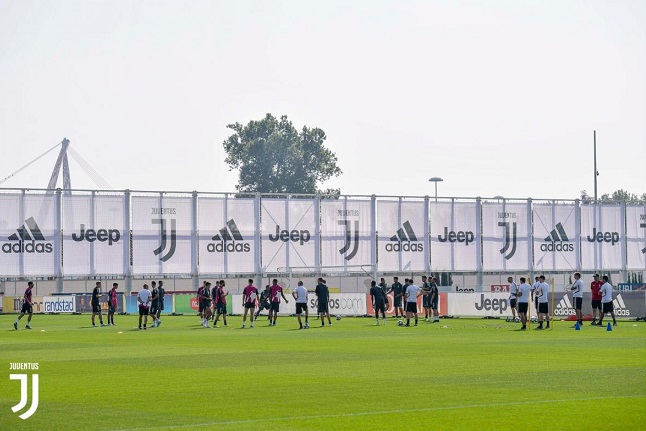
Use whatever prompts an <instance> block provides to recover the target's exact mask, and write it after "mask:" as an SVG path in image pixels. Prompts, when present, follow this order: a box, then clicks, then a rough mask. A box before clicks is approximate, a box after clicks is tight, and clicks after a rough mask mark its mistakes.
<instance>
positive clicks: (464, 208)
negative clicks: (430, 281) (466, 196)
mask: <svg viewBox="0 0 646 431" xmlns="http://www.w3.org/2000/svg"><path fill="white" fill-rule="evenodd" d="M479 211H480V207H479V205H478V204H477V203H476V202H433V201H431V202H430V219H431V230H430V233H431V234H430V249H431V250H430V255H431V268H433V270H436V271H478V269H479V268H480V264H479V260H480V253H479V252H480V224H479V223H478V218H477V217H476V214H477V213H478V212H479Z"/></svg>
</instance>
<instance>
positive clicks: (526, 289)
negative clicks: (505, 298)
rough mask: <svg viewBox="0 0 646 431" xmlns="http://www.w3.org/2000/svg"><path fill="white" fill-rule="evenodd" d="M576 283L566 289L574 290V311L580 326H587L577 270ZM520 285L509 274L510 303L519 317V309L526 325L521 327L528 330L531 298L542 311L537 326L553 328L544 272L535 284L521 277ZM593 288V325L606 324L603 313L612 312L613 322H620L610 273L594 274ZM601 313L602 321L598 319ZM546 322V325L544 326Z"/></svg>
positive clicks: (591, 287) (539, 311)
mask: <svg viewBox="0 0 646 431" xmlns="http://www.w3.org/2000/svg"><path fill="white" fill-rule="evenodd" d="M573 277H574V282H573V283H572V285H571V286H568V287H567V288H566V290H567V291H569V292H572V298H573V301H572V302H573V305H574V311H575V315H576V320H577V322H576V323H577V324H578V325H583V314H582V312H581V308H582V304H583V281H582V280H581V274H580V273H579V272H575V273H574V276H573ZM519 280H520V285H517V284H516V283H515V282H514V277H508V278H507V282H508V283H509V292H510V293H509V306H510V308H511V311H512V317H513V319H514V321H515V320H516V310H518V317H519V318H520V322H521V324H522V326H521V328H520V329H521V330H525V329H527V312H528V309H529V304H530V301H531V300H532V299H533V300H534V309H535V310H536V311H537V312H538V326H537V327H536V328H535V329H539V330H540V329H543V328H545V329H549V327H550V318H549V305H548V302H547V294H548V292H549V291H550V286H549V284H547V283H546V282H545V276H544V275H541V276H538V277H536V278H535V280H534V284H532V285H531V286H530V285H529V284H527V279H526V278H525V277H520V279H519ZM590 290H591V291H592V322H591V324H592V325H597V326H601V325H603V316H605V315H606V314H607V313H610V315H611V317H612V322H613V325H615V326H616V325H617V319H616V317H615V313H614V306H613V305H612V285H611V284H610V282H609V278H608V276H607V275H604V276H603V281H601V280H599V274H595V275H594V281H592V282H591V283H590ZM597 314H598V315H599V320H597ZM543 323H545V324H546V325H545V327H544V326H543Z"/></svg>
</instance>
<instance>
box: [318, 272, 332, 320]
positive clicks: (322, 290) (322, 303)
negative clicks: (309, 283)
mask: <svg viewBox="0 0 646 431" xmlns="http://www.w3.org/2000/svg"><path fill="white" fill-rule="evenodd" d="M318 282H319V284H317V285H316V288H315V289H314V293H315V294H316V298H317V301H318V305H317V310H316V311H317V312H318V314H319V316H320V318H321V326H325V317H326V316H327V323H328V324H329V326H332V320H331V319H330V306H329V303H328V302H329V300H330V289H328V287H327V285H326V284H325V280H323V279H322V278H319V279H318Z"/></svg>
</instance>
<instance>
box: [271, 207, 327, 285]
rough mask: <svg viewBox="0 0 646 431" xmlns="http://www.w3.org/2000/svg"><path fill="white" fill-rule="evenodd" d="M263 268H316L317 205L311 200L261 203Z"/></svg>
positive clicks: (273, 270) (274, 269)
mask: <svg viewBox="0 0 646 431" xmlns="http://www.w3.org/2000/svg"><path fill="white" fill-rule="evenodd" d="M261 205H262V215H261V220H262V268H263V272H265V273H267V272H274V273H275V272H276V271H277V270H278V268H287V267H309V268H312V270H315V269H316V266H317V265H316V249H317V247H318V242H317V238H316V227H315V222H316V219H317V217H316V214H315V209H316V203H315V201H314V200H311V199H291V200H288V199H269V198H267V199H263V200H262V204H261Z"/></svg>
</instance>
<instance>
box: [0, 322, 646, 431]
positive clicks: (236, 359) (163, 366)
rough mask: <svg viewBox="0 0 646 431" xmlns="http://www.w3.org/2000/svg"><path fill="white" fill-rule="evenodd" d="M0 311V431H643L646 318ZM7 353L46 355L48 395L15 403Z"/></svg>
mask: <svg viewBox="0 0 646 431" xmlns="http://www.w3.org/2000/svg"><path fill="white" fill-rule="evenodd" d="M15 318H16V316H15V315H2V316H0V328H2V329H1V330H0V363H2V367H3V368H4V370H5V373H4V376H1V377H0V382H2V383H1V384H0V388H1V390H0V430H22V429H25V430H26V429H30V430H32V429H33V430H37V429H38V430H44V429H56V430H58V429H61V430H63V429H64V430H71V429H79V430H80V429H83V430H108V429H109V430H166V429H187V430H190V429H201V430H208V429H213V430H215V429H217V430H253V429H258V430H290V429H294V430H321V429H328V430H359V429H361V430H364V429H365V430H393V429H405V430H411V429H420V430H422V429H423V430H470V431H476V430H525V429H534V430H538V429H540V430H561V429H562V430H568V431H574V430H586V431H589V430H601V429H603V430H613V431H616V430H640V429H642V430H643V429H646V324H644V323H637V324H636V325H637V326H634V325H635V322H627V321H620V322H619V326H617V327H615V328H614V330H613V331H612V332H608V331H606V329H605V328H598V327H591V326H589V324H586V325H585V326H584V327H583V329H582V330H581V331H575V330H574V329H571V328H570V326H571V322H555V323H554V325H553V326H554V328H553V330H551V331H534V330H530V331H524V332H521V331H517V330H516V329H517V328H518V327H519V325H518V324H514V323H506V322H504V321H502V320H481V319H447V320H442V321H441V322H440V323H439V324H429V323H424V322H423V321H421V322H420V325H419V326H418V327H410V328H403V327H398V326H397V325H396V322H395V320H394V319H392V318H391V319H389V320H388V324H387V325H386V326H380V327H374V326H372V324H373V322H374V320H373V319H369V318H343V319H342V320H341V321H338V322H337V321H334V322H333V326H332V327H328V326H326V327H325V328H320V327H319V324H320V323H319V322H318V321H317V320H313V321H312V328H311V329H309V330H303V331H299V330H297V329H296V328H297V326H298V325H297V323H296V318H295V317H279V319H278V325H277V326H276V327H268V326H267V320H266V317H262V316H261V317H260V319H259V321H258V322H257V326H256V328H254V329H244V330H241V329H239V326H240V323H241V318H240V317H232V318H230V321H229V324H230V327H228V328H217V329H205V328H202V327H201V326H200V325H199V321H198V320H199V318H198V317H197V316H181V317H165V318H164V319H163V324H162V326H161V327H159V328H153V329H148V330H147V331H139V330H137V329H136V316H117V317H116V323H117V325H118V326H116V327H103V328H100V327H99V328H92V327H90V316H88V315H83V316H62V315H61V316H51V315H47V316H43V315H35V316H34V318H33V325H32V326H33V327H34V329H32V330H31V331H26V330H24V329H23V328H24V325H25V322H26V317H25V318H23V320H22V321H21V324H20V327H19V331H14V330H13V327H12V323H13V321H14V320H15ZM10 362H38V363H39V370H38V373H39V378H40V404H39V408H38V411H37V412H36V413H35V414H34V416H32V417H31V418H29V419H27V420H24V421H23V420H21V419H19V418H18V414H14V413H13V412H12V411H11V406H13V405H15V404H17V403H18V400H19V398H20V384H19V383H18V382H17V381H11V380H9V374H10V373H11V372H10V371H9V363H10Z"/></svg>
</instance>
